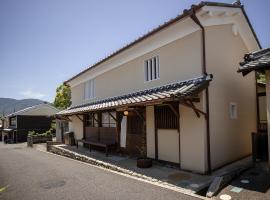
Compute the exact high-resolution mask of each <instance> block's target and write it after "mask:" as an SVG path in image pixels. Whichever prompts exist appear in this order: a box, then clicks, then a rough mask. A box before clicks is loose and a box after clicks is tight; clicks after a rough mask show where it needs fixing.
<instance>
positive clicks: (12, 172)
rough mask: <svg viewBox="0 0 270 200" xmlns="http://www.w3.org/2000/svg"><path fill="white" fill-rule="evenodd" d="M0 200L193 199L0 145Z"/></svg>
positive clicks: (103, 172)
mask: <svg viewBox="0 0 270 200" xmlns="http://www.w3.org/2000/svg"><path fill="white" fill-rule="evenodd" d="M0 199H20V200H24V199H25V200H29V199H35V200H39V199H44V200H45V199H91V200H92V199H93V200H94V199H117V200H118V199H119V200H120V199H125V200H126V199H138V200H139V199H147V200H151V199H155V200H158V199H170V200H173V199H177V200H181V199H185V200H196V199H197V198H194V197H190V196H186V195H184V194H181V193H178V192H174V191H171V190H168V189H164V188H161V187H158V186H154V185H151V184H148V183H145V182H141V181H137V180H134V179H131V178H128V177H125V176H122V175H118V174H115V173H111V172H109V171H105V170H102V169H99V168H95V167H92V166H89V165H86V164H83V163H80V162H77V161H73V160H70V159H67V158H63V157H59V156H55V155H51V154H47V153H44V152H40V151H37V150H35V149H31V148H27V147H25V144H10V145H4V144H3V143H0Z"/></svg>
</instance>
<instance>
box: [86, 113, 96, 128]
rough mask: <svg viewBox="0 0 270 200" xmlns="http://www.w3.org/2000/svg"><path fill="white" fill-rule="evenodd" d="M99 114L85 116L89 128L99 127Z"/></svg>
mask: <svg viewBox="0 0 270 200" xmlns="http://www.w3.org/2000/svg"><path fill="white" fill-rule="evenodd" d="M97 120H98V114H97V113H89V114H87V115H85V125H86V126H88V127H98V122H97Z"/></svg>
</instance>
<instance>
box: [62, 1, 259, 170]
mask: <svg viewBox="0 0 270 200" xmlns="http://www.w3.org/2000/svg"><path fill="white" fill-rule="evenodd" d="M259 48H260V44H259V42H258V39H257V37H256V35H255V33H254V30H253V29H252V26H251V25H250V22H249V20H248V18H247V15H246V13H245V11H244V8H243V6H242V5H240V4H237V3H236V4H225V3H213V2H202V3H200V4H198V5H194V6H192V7H191V8H190V9H188V10H185V11H184V12H183V14H181V15H179V16H177V17H176V18H175V19H172V20H170V21H169V22H167V23H165V24H163V25H161V26H159V27H158V28H156V29H154V30H153V31H151V32H149V33H148V34H146V35H144V36H143V37H141V38H139V39H137V40H136V41H134V42H132V43H130V44H129V45H127V46H125V47H123V48H122V49H120V50H118V51H117V52H115V53H113V54H112V55H110V56H109V57H107V58H105V59H103V60H102V61H100V62H98V63H96V64H95V65H93V66H91V67H89V68H87V69H86V70H84V71H82V72H81V73H79V74H78V75H76V76H74V77H72V78H71V79H69V80H67V81H66V82H65V84H67V85H69V86H70V87H71V92H72V106H71V107H70V108H68V109H67V110H64V111H61V112H60V113H58V115H59V116H64V117H66V118H68V119H69V120H70V123H69V129H70V131H73V132H74V134H75V138H76V139H81V138H85V137H87V136H89V135H91V134H99V132H107V133H109V134H113V135H115V140H116V143H117V146H118V148H119V149H120V150H121V151H123V152H126V153H127V154H130V155H137V153H138V146H140V145H141V143H142V140H143V136H144V134H145V136H146V148H147V156H148V157H149V158H153V159H156V160H160V161H166V162H170V163H176V164H177V165H178V166H179V167H180V168H181V169H184V170H190V171H195V172H198V173H206V172H210V171H211V170H213V169H216V168H219V167H221V166H223V165H225V164H228V163H230V162H233V161H235V160H238V159H240V158H242V157H245V156H247V155H250V153H251V137H250V134H251V132H253V131H256V129H257V127H256V126H257V124H256V118H257V111H256V81H255V75H254V73H250V74H248V75H247V77H246V78H245V79H243V78H242V77H241V75H240V74H238V73H236V70H237V66H238V63H239V62H240V61H241V59H242V56H243V55H244V54H245V53H248V52H250V51H255V50H258V49H259Z"/></svg>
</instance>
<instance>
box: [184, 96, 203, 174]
mask: <svg viewBox="0 0 270 200" xmlns="http://www.w3.org/2000/svg"><path fill="white" fill-rule="evenodd" d="M201 96H203V95H201ZM204 103H205V102H204V97H201V100H200V102H199V103H196V104H195V106H196V107H197V108H198V109H200V110H202V111H204V110H205V109H204ZM179 113H180V159H181V160H180V165H181V168H182V169H185V170H191V171H194V172H198V173H205V172H206V171H207V166H206V160H207V156H206V120H205V117H204V116H203V115H201V116H200V118H198V117H197V115H196V114H195V112H194V111H193V110H192V109H191V108H189V107H186V106H183V105H181V104H180V105H179Z"/></svg>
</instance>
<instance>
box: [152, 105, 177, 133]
mask: <svg viewBox="0 0 270 200" xmlns="http://www.w3.org/2000/svg"><path fill="white" fill-rule="evenodd" d="M155 121H156V127H157V128H159V129H178V128H179V119H178V117H177V116H176V115H175V113H174V112H173V111H172V110H171V108H170V107H169V106H156V107H155Z"/></svg>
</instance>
